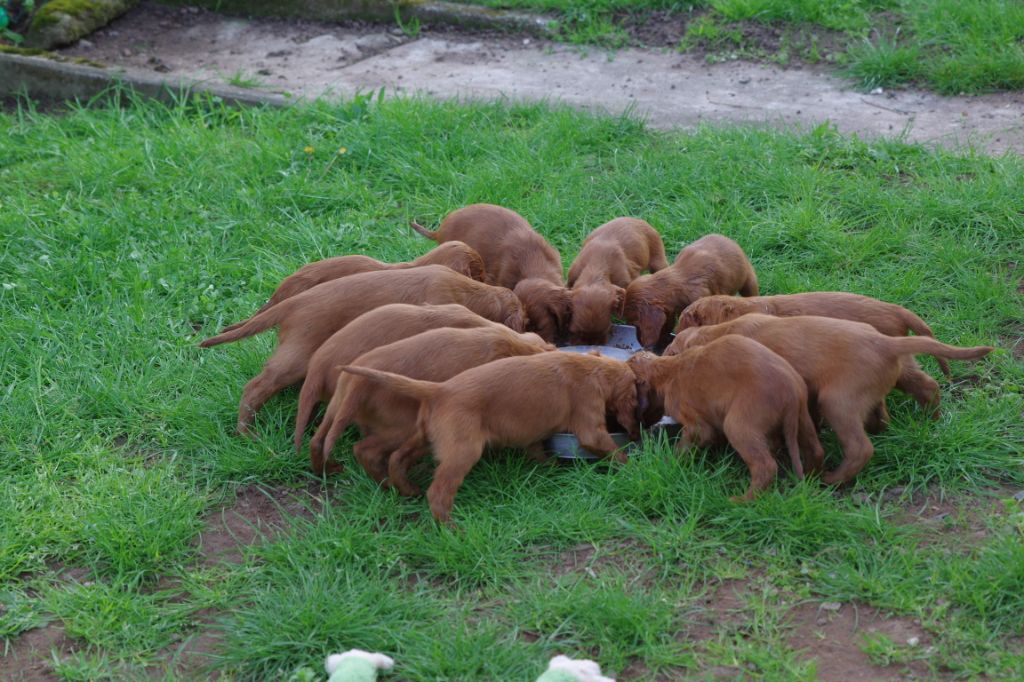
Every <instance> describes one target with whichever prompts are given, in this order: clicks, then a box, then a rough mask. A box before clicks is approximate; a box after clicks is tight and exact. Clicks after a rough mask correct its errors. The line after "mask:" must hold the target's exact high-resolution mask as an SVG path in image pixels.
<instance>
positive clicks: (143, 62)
mask: <svg viewBox="0 0 1024 682" xmlns="http://www.w3.org/2000/svg"><path fill="white" fill-rule="evenodd" d="M197 12H198V10H194V8H193V9H191V10H186V9H180V8H169V7H165V6H160V5H153V4H150V3H143V4H142V5H141V6H140V7H139V8H138V9H136V10H133V11H132V12H130V13H128V14H127V15H125V16H124V17H122V18H120V19H118V20H117V21H115V22H114V23H113V24H111V25H110V26H109V27H107V28H105V29H103V30H101V31H99V32H97V33H96V34H94V35H92V36H90V38H89V40H88V41H82V42H81V43H79V45H77V46H75V47H73V48H69V49H67V50H65V51H63V53H64V54H67V55H70V56H80V57H86V58H89V59H95V60H98V61H103V62H106V63H112V64H115V65H120V66H124V67H131V68H136V69H140V70H143V71H157V72H162V73H166V74H168V75H169V76H170V75H173V76H175V77H184V78H195V79H201V80H203V81H205V82H210V83H226V82H231V81H233V82H235V83H236V84H237V83H238V82H239V81H240V80H242V81H245V82H247V83H249V84H255V85H256V88H255V89H256V90H258V91H265V92H278V93H281V92H287V93H290V94H292V95H295V96H301V97H306V98H316V97H320V96H324V95H328V96H329V95H331V94H336V95H351V94H353V93H355V92H357V91H364V92H365V91H368V90H378V89H380V88H381V87H384V88H386V89H387V90H389V91H393V92H398V93H408V94H414V93H422V94H427V95H430V96H433V97H438V98H453V97H455V98H485V99H493V98H497V97H501V98H508V99H512V100H528V101H535V100H547V101H552V102H564V103H567V104H569V105H572V106H576V107H581V108H585V109H588V110H599V111H607V112H610V113H620V112H623V111H625V110H627V109H632V110H634V111H636V112H637V113H639V114H641V115H643V116H646V117H647V118H648V120H649V122H650V123H651V124H652V125H654V126H656V127H659V128H677V127H682V128H686V127H691V126H694V125H697V124H699V123H702V122H709V123H757V124H769V125H776V126H783V127H790V126H797V127H803V128H809V127H813V126H816V125H819V124H821V123H823V122H826V121H828V122H831V123H832V124H834V125H835V126H836V127H837V128H838V129H839V130H840V131H842V132H845V133H857V134H860V135H864V136H879V135H882V136H889V135H900V134H903V135H905V136H906V139H908V140H910V141H914V142H928V143H937V144H941V145H944V146H948V147H954V148H956V147H960V146H961V145H964V144H966V143H973V144H975V145H976V146H977V147H978V148H979V149H981V150H983V151H986V152H989V153H1003V152H1005V151H1014V152H1017V153H1020V152H1024V93H1019V92H1018V93H1006V94H996V95H986V96H979V97H940V96H938V95H935V94H932V93H928V92H921V91H913V90H910V91H896V92H885V93H871V94H868V93H863V92H859V91H856V90H854V89H853V88H852V87H851V85H850V82H849V81H847V80H844V79H842V78H840V77H838V76H836V75H835V74H834V73H831V72H829V71H827V70H826V69H824V68H809V67H804V68H781V67H778V66H773V65H768V64H759V63H748V62H739V61H734V62H726V63H718V64H708V63H706V62H705V61H703V60H701V59H699V58H696V57H692V56H688V55H682V54H678V53H676V52H673V51H665V50H653V49H652V50H642V49H629V50H620V51H617V52H614V53H608V52H603V51H599V50H593V49H592V50H580V49H578V48H573V47H569V46H565V45H559V44H555V43H549V42H544V41H538V40H537V39H535V38H528V37H524V36H522V35H520V36H516V37H508V36H504V37H503V36H500V35H487V36H479V35H473V34H467V33H452V32H435V31H424V33H423V34H422V35H421V36H420V37H418V38H417V39H414V38H412V37H410V36H407V35H404V34H403V33H402V32H401V31H400V30H398V29H397V27H386V26H381V25H346V26H341V25H336V24H317V23H313V22H308V21H289V20H274V19H251V20H247V19H238V18H231V17H222V16H219V15H216V14H212V13H209V12H205V11H203V12H202V13H201V14H197Z"/></svg>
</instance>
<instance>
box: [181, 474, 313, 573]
mask: <svg viewBox="0 0 1024 682" xmlns="http://www.w3.org/2000/svg"><path fill="white" fill-rule="evenodd" d="M314 490H316V491H317V494H314ZM320 494H322V492H321V491H320V490H319V484H311V485H310V486H307V487H306V488H304V489H303V488H300V489H294V488H262V487H259V486H255V485H250V486H245V487H244V488H240V489H239V490H238V492H237V494H236V497H235V500H234V502H232V503H231V504H230V505H229V506H227V507H224V508H222V509H219V510H217V511H215V512H213V513H211V514H209V515H208V516H207V517H206V528H205V530H203V532H202V533H201V534H200V537H199V541H198V549H199V553H200V555H201V556H202V562H203V564H205V565H207V566H212V565H216V564H219V563H225V562H226V563H239V562H241V561H242V558H243V555H244V552H245V548H246V547H249V546H250V545H253V544H255V543H256V542H258V541H261V540H266V539H273V538H274V537H276V536H277V534H278V533H279V532H281V531H282V530H286V525H285V521H284V518H285V516H303V517H306V518H312V516H313V515H314V514H315V513H316V512H317V511H318V510H319V509H321V508H322V506H323V498H322V497H320V496H319V495H320Z"/></svg>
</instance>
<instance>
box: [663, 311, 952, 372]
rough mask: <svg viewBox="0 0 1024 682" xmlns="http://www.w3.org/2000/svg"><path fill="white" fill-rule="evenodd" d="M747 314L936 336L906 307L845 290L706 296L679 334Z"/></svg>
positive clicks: (943, 364)
mask: <svg viewBox="0 0 1024 682" xmlns="http://www.w3.org/2000/svg"><path fill="white" fill-rule="evenodd" d="M747 313H762V314H764V315H774V316H775V317H792V316H794V315H818V316H820V317H834V318H836V319H839V320H851V321H853V322H863V323H864V324H870V325H871V326H872V327H874V328H875V329H877V330H878V331H880V332H882V333H883V334H885V335H886V336H906V335H907V334H909V333H910V332H914V333H915V334H917V335H918V336H931V337H933V338H934V336H935V334H933V333H932V329H931V327H929V326H928V324H927V323H926V322H925V321H924V320H922V319H921V318H920V317H918V316H917V315H915V314H914V313H913V312H911V311H910V310H907V309H906V308H904V307H903V306H900V305H896V304H895V303H886V302H885V301H879V300H878V299H877V298H871V297H870V296H861V295H860V294H850V293H846V292H845V291H808V292H806V293H802V294H786V295H782V296H751V297H750V298H737V297H735V296H706V297H705V298H702V299H700V300H698V301H694V302H693V303H691V304H690V305H689V306H687V308H686V309H685V310H684V311H683V314H682V316H681V317H680V318H679V324H678V325H677V326H676V332H677V333H678V332H681V331H682V330H684V329H686V328H687V327H702V326H705V325H709V324H720V323H722V322H728V321H729V320H735V319H736V318H737V317H739V316H741V315H746V314H747ZM938 361H939V366H940V367H941V368H942V373H943V374H945V375H946V376H949V363H948V362H946V361H945V360H943V359H941V358H939V359H938Z"/></svg>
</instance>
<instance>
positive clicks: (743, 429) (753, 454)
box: [722, 415, 779, 502]
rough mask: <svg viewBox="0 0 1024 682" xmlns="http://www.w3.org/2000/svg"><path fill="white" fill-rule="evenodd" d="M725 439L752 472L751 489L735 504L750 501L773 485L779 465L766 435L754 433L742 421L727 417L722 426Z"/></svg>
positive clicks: (736, 499) (736, 500)
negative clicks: (769, 446)
mask: <svg viewBox="0 0 1024 682" xmlns="http://www.w3.org/2000/svg"><path fill="white" fill-rule="evenodd" d="M722 430H723V431H724V432H725V437H726V438H728V439H729V444H730V445H732V447H733V449H734V450H736V452H737V453H738V454H739V456H740V457H741V458H742V459H743V461H744V462H745V463H746V465H747V468H748V469H749V470H750V487H748V488H747V492H746V493H744V495H743V497H741V498H733V501H734V502H738V501H750V500H752V499H754V496H755V495H756V494H757V493H758V492H760V491H762V490H764V489H765V488H767V487H768V486H770V485H771V482H772V481H773V480H775V476H776V475H777V474H778V471H779V465H778V464H777V463H776V462H775V458H774V457H773V456H772V453H771V451H770V450H768V443H767V439H766V438H765V435H764V434H762V433H757V432H755V431H752V430H751V429H750V427H749V426H747V425H746V424H745V423H744V422H743V420H742V419H738V418H735V417H733V416H732V415H726V417H725V422H724V423H723V424H722Z"/></svg>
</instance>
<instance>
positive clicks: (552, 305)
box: [514, 279, 572, 343]
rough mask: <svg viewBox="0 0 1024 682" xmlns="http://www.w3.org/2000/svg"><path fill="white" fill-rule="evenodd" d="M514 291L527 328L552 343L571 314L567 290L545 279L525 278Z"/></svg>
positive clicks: (569, 297)
mask: <svg viewBox="0 0 1024 682" xmlns="http://www.w3.org/2000/svg"><path fill="white" fill-rule="evenodd" d="M514 291H515V295H516V296H518V297H519V300H520V301H522V304H523V309H524V311H525V312H526V320H527V328H528V329H529V330H530V331H534V332H537V333H538V334H540V336H541V338H543V339H544V340H545V341H547V342H549V343H554V341H555V339H556V338H557V337H558V332H559V331H560V330H561V329H563V328H564V327H565V324H566V323H567V322H568V321H569V317H570V316H571V314H572V298H571V296H570V294H569V290H568V289H566V288H565V287H560V286H558V285H556V284H552V283H551V282H548V281H545V280H540V279H527V280H523V281H522V282H520V283H519V284H517V285H516V288H515V289H514Z"/></svg>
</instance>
